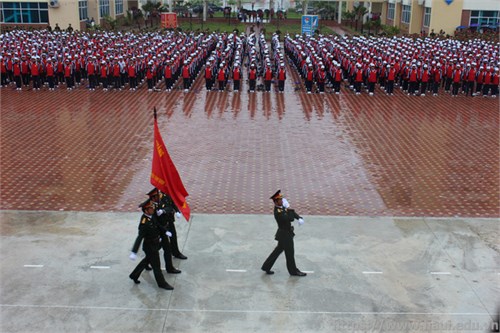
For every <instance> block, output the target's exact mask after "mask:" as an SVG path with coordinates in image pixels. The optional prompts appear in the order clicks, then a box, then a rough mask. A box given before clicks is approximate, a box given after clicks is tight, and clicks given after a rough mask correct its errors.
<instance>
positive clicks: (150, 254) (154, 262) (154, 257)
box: [130, 240, 167, 287]
mask: <svg viewBox="0 0 500 333" xmlns="http://www.w3.org/2000/svg"><path fill="white" fill-rule="evenodd" d="M144 242H148V241H147V240H144ZM143 250H144V253H146V257H145V258H144V259H142V260H141V262H140V263H139V264H138V265H137V267H136V268H135V269H134V270H133V271H132V273H130V277H131V278H132V279H134V280H137V279H139V276H141V273H142V271H143V270H144V269H145V268H146V266H147V265H148V264H150V265H151V267H152V268H153V273H154V276H155V280H156V283H157V284H158V287H164V286H166V285H167V281H165V277H164V276H163V273H162V271H161V266H160V252H159V251H158V244H146V243H145V244H144V247H143Z"/></svg>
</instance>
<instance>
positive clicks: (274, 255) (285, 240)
mask: <svg viewBox="0 0 500 333" xmlns="http://www.w3.org/2000/svg"><path fill="white" fill-rule="evenodd" d="M278 233H279V234H280V235H279V236H278V245H277V246H276V247H275V248H274V250H273V252H271V254H270V255H269V257H267V259H266V261H264V263H263V264H262V269H263V270H264V271H269V270H271V268H272V267H273V265H274V263H275V262H276V259H278V257H279V256H280V254H281V253H282V252H283V251H285V257H286V268H287V269H288V273H290V274H295V273H297V271H298V268H297V266H296V265H295V250H294V248H293V236H294V235H293V232H291V231H290V232H288V231H278Z"/></svg>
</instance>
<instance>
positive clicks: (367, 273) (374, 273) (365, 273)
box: [363, 271, 384, 274]
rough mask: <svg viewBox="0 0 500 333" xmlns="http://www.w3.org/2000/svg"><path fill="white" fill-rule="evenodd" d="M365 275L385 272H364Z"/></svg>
mask: <svg viewBox="0 0 500 333" xmlns="http://www.w3.org/2000/svg"><path fill="white" fill-rule="evenodd" d="M363 274H384V272H371V271H364V272H363Z"/></svg>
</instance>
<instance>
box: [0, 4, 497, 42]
mask: <svg viewBox="0 0 500 333" xmlns="http://www.w3.org/2000/svg"><path fill="white" fill-rule="evenodd" d="M157 1H159V0H157ZM144 2H145V0H138V1H137V0H136V1H127V0H32V1H26V0H24V1H14V0H1V1H0V24H1V25H2V26H18V27H30V26H31V27H35V28H43V27H46V26H47V25H51V26H52V27H54V26H55V24H56V23H57V24H58V25H59V27H60V28H61V29H66V28H67V27H68V25H69V24H71V25H72V27H73V28H74V29H79V30H85V29H86V28H87V27H88V23H89V21H88V20H91V19H92V18H93V19H94V22H95V24H102V20H103V18H105V17H110V18H111V19H117V18H119V17H121V16H124V15H126V12H127V10H128V8H131V6H139V7H140V6H141V5H142V4H143V3H144ZM153 2H156V1H153ZM162 2H163V3H165V2H168V1H164V0H162ZM243 2H246V1H241V3H243ZM257 2H259V4H261V2H263V3H264V4H263V6H264V8H267V7H269V6H270V5H271V6H276V4H277V3H280V4H283V1H276V0H262V1H257ZM321 2H327V1H317V2H316V4H318V3H319V4H320V3H321ZM329 2H333V3H337V8H339V7H340V8H342V10H343V11H345V10H352V8H353V7H354V6H356V5H359V4H362V5H363V6H364V7H366V8H367V9H368V13H369V14H367V15H365V20H368V19H369V18H370V15H373V14H377V15H380V18H381V21H382V24H385V25H390V26H396V27H398V28H399V29H400V30H401V32H402V33H410V34H413V33H421V32H425V33H429V32H431V31H432V30H434V31H435V32H436V33H438V32H439V31H440V30H443V31H445V32H446V33H447V34H453V32H454V31H455V30H456V29H457V28H458V27H460V28H469V27H472V28H477V29H482V28H490V29H491V28H496V29H498V25H499V23H500V1H499V0H373V1H351V0H344V1H340V0H336V1H329ZM286 4H288V5H291V6H293V5H294V4H295V1H286ZM266 6H267V7H266ZM290 9H291V10H293V8H292V7H291V8H290ZM339 19H340V17H339Z"/></svg>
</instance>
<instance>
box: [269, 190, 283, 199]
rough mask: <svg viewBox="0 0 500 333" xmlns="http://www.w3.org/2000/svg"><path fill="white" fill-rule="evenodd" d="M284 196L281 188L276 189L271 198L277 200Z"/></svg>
mask: <svg viewBox="0 0 500 333" xmlns="http://www.w3.org/2000/svg"><path fill="white" fill-rule="evenodd" d="M280 198H283V195H282V194H281V190H278V191H276V193H274V194H273V195H272V196H271V197H270V198H269V199H271V200H277V199H280Z"/></svg>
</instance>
